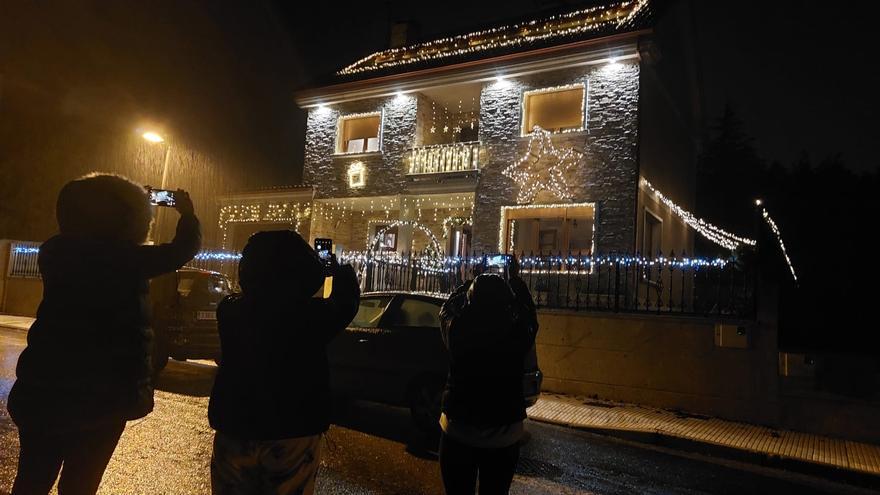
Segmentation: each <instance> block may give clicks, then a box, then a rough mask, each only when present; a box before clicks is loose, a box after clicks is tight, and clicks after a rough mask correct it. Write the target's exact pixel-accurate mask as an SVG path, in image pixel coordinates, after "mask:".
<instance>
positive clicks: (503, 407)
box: [440, 268, 538, 495]
mask: <svg viewBox="0 0 880 495" xmlns="http://www.w3.org/2000/svg"><path fill="white" fill-rule="evenodd" d="M440 321H441V331H442V337H443V343H444V344H445V346H446V348H447V351H448V355H449V376H448V379H447V383H446V389H445V390H444V392H443V403H442V414H441V416H440V426H441V429H442V435H441V440H440V471H441V475H442V478H443V486H444V488H445V490H446V493H448V494H450V495H452V494H455V495H459V494H468V493H470V494H473V493H474V491H475V487H476V483H477V478H478V477H479V487H480V494H481V495H487V494H503V493H507V492H508V490H509V489H510V484H511V482H512V481H513V473H514V469H515V468H516V463H517V460H518V458H519V442H520V440H521V439H522V436H523V420H524V419H525V418H526V412H525V398H524V396H523V395H524V394H523V368H524V361H525V358H526V355H527V353H528V352H529V350H530V349H531V348H532V346H533V345H534V343H535V337H536V335H537V331H538V321H537V314H536V312H535V307H534V304H533V302H532V298H531V295H530V294H529V292H528V288H527V286H526V285H525V284H524V283H522V281H521V280H518V279H517V277H516V269H515V268H514V269H513V270H511V283H508V281H506V280H505V279H504V278H502V277H501V276H499V275H497V274H494V273H483V274H481V275H478V276H477V277H476V278H475V279H474V280H473V282H470V283H467V284H464V285H463V286H461V287H459V288H458V289H457V290H456V291H455V292H454V293H453V294H452V295H451V296H450V297H449V299H448V300H447V301H446V303H445V304H444V305H443V308H442V309H441V311H440Z"/></svg>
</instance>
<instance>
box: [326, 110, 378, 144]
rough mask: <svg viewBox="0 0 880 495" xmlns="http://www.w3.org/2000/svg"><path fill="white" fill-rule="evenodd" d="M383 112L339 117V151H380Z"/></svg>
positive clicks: (337, 140)
mask: <svg viewBox="0 0 880 495" xmlns="http://www.w3.org/2000/svg"><path fill="white" fill-rule="evenodd" d="M381 126H382V114H381V113H379V112H375V113H368V114H357V115H346V116H343V117H340V118H339V125H338V129H337V137H336V152H337V153H364V152H373V151H379V136H380V134H381V132H380V131H381Z"/></svg>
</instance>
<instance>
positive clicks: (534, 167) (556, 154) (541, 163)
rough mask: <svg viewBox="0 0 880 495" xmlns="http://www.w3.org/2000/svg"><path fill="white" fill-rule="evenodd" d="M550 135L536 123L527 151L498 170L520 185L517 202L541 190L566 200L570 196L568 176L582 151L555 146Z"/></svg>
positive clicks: (533, 197) (577, 162)
mask: <svg viewBox="0 0 880 495" xmlns="http://www.w3.org/2000/svg"><path fill="white" fill-rule="evenodd" d="M550 136H551V133H550V132H548V131H545V130H544V129H541V128H540V127H538V126H535V128H534V132H533V133H532V137H531V140H530V141H529V149H528V151H527V152H526V153H525V154H524V155H523V156H522V158H520V159H519V161H517V162H516V163H514V164H512V165H509V166H508V167H507V168H505V169H504V170H502V171H501V173H502V174H504V175H505V176H507V177H510V178H511V179H513V180H514V182H516V183H517V184H519V194H518V195H517V202H518V203H520V204H525V203H531V202H532V201H534V200H535V196H536V195H537V194H538V193H539V192H541V191H550V192H552V193H553V194H555V195H556V196H557V197H558V198H560V199H565V200H568V201H571V200H572V198H573V195H572V193H571V190H570V188H569V186H568V179H567V177H568V176H569V175H570V174H571V171H572V170H573V169H574V168H575V167H576V166H577V165H578V164H579V163H580V161H581V159H582V158H583V153H581V152H579V151H575V150H574V148H557V147H556V146H554V145H553V141H552V140H551V138H550Z"/></svg>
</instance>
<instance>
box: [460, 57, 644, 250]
mask: <svg viewBox="0 0 880 495" xmlns="http://www.w3.org/2000/svg"><path fill="white" fill-rule="evenodd" d="M580 82H582V83H584V84H585V85H586V95H587V96H586V100H587V101H586V116H585V130H584V131H582V132H570V133H564V134H558V135H555V136H553V138H552V140H553V144H554V145H555V146H557V147H559V148H564V147H572V148H574V149H576V150H578V151H580V152H582V153H583V154H584V158H583V160H582V161H581V162H580V166H579V167H578V169H577V170H576V172H575V174H574V180H573V181H572V183H571V184H570V186H571V189H572V192H573V196H574V197H573V202H575V203H582V202H592V203H595V205H596V220H595V222H596V225H595V232H596V239H595V245H596V250H597V251H598V252H603V253H604V252H609V251H614V250H621V251H629V250H631V249H632V247H633V245H634V242H635V221H634V216H635V211H636V199H637V189H638V160H637V157H638V154H637V145H638V104H639V66H638V65H637V64H635V63H632V64H617V65H613V66H611V65H609V66H605V65H603V66H590V67H583V68H576V69H569V70H566V71H557V72H549V73H541V74H537V75H533V76H527V77H519V78H516V79H510V80H507V81H504V83H491V84H487V85H486V86H485V87H484V88H483V92H482V97H481V99H480V141H481V142H482V143H483V145H484V146H485V147H487V153H486V156H487V159H486V161H485V162H484V164H483V167H482V169H481V171H480V178H479V183H478V185H477V201H476V205H475V211H474V241H475V242H474V247H475V248H476V249H477V250H478V251H479V250H484V251H494V250H496V249H498V229H499V223H500V219H501V218H500V215H501V213H500V209H501V207H502V206H505V205H514V204H516V195H517V192H518V190H519V186H518V185H517V184H514V183H513V182H512V181H511V180H510V179H508V178H507V177H505V176H504V175H502V173H501V171H502V170H503V169H504V168H505V167H506V166H507V165H509V164H511V163H514V162H516V161H517V160H519V159H520V158H521V157H522V155H523V154H524V153H526V152H527V149H528V143H529V140H530V138H529V137H521V136H520V134H521V119H522V94H523V92H525V91H529V90H533V89H541V88H547V87H552V86H563V85H569V84H573V83H580ZM539 200H541V202H555V203H561V202H563V201H561V200H559V199H557V198H552V197H548V196H547V195H544V197H543V198H541V197H539Z"/></svg>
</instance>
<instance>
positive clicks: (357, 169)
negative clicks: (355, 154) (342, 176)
mask: <svg viewBox="0 0 880 495" xmlns="http://www.w3.org/2000/svg"><path fill="white" fill-rule="evenodd" d="M366 175H367V169H366V167H365V166H364V162H360V161H358V162H354V163H352V164H351V165H349V166H348V187H351V188H352V189H357V188H361V187H364V186H365V185H367V178H366Z"/></svg>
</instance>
